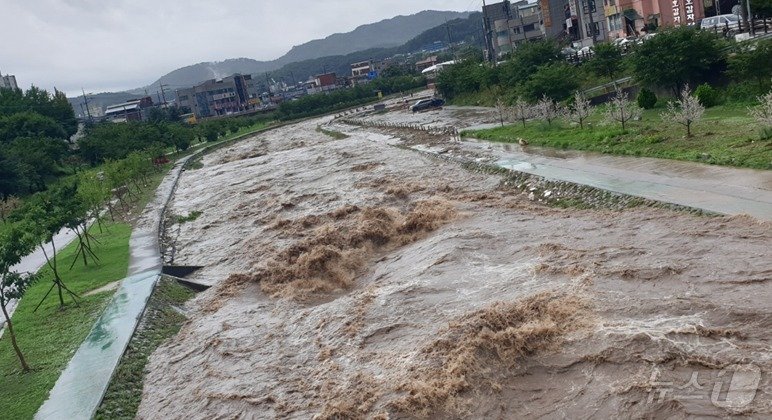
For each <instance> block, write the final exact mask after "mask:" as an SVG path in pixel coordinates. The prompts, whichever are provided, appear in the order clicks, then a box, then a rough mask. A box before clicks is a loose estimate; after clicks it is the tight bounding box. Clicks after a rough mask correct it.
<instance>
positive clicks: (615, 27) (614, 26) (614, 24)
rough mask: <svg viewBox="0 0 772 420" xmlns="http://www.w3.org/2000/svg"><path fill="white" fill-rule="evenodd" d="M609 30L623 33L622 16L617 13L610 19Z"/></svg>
mask: <svg viewBox="0 0 772 420" xmlns="http://www.w3.org/2000/svg"><path fill="white" fill-rule="evenodd" d="M608 30H609V31H621V30H622V15H621V14H619V13H617V14H615V15H611V16H609V17H608Z"/></svg>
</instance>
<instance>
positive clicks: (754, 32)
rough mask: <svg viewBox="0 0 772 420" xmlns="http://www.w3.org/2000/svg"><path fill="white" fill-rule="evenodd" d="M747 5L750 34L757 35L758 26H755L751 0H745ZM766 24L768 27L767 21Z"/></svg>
mask: <svg viewBox="0 0 772 420" xmlns="http://www.w3.org/2000/svg"><path fill="white" fill-rule="evenodd" d="M745 6H746V7H747V8H748V33H749V34H750V36H756V28H754V27H753V15H752V14H751V0H745ZM764 25H765V27H766V22H765V23H764Z"/></svg>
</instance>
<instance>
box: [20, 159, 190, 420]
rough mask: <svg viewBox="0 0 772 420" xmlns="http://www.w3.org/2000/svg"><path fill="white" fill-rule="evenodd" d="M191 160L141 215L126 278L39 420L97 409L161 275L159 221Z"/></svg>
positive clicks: (176, 171) (70, 417)
mask: <svg viewBox="0 0 772 420" xmlns="http://www.w3.org/2000/svg"><path fill="white" fill-rule="evenodd" d="M188 159H190V157H186V158H183V159H181V160H179V161H177V163H176V164H175V166H174V168H173V169H172V170H171V171H170V172H169V174H168V175H167V176H166V177H165V178H164V180H163V181H162V182H161V185H160V186H159V187H158V190H156V194H155V198H154V199H153V201H152V202H151V203H149V204H148V205H147V207H146V208H145V210H144V212H143V213H142V215H141V216H140V219H139V221H138V222H137V226H136V227H135V228H134V230H133V231H132V234H131V239H130V241H129V248H130V260H129V270H128V274H127V278H125V279H124V280H123V281H122V282H121V285H120V287H119V288H118V290H117V291H116V293H115V295H114V296H113V298H112V300H111V301H110V302H109V303H108V305H107V308H106V309H105V311H104V312H103V313H102V315H101V316H100V317H99V319H98V320H97V322H96V324H94V327H93V328H92V330H91V332H90V333H89V335H88V337H86V340H85V341H84V342H83V343H82V344H81V345H80V347H79V348H78V350H77V351H76V352H75V355H73V357H72V359H71V360H70V362H69V364H68V365H67V367H66V368H65V370H64V372H62V374H61V376H60V377H59V379H58V380H57V382H56V384H55V385H54V388H53V389H52V390H51V393H50V394H49V396H48V400H47V401H46V402H45V403H44V404H43V405H42V406H41V407H40V409H39V410H38V412H37V414H36V415H35V418H36V419H68V420H77V419H90V418H91V417H92V416H93V415H94V413H95V412H96V410H97V408H98V407H99V404H100V402H101V401H102V397H103V396H104V393H105V391H107V386H108V385H109V383H110V379H111V378H112V375H113V372H114V371H115V368H116V367H117V366H118V362H119V361H120V359H121V357H122V356H123V353H124V351H125V350H126V346H128V344H129V340H131V336H132V335H133V334H134V330H135V329H136V327H137V323H138V322H139V320H140V318H141V317H142V313H143V312H144V310H145V306H146V305H147V301H148V299H149V298H150V295H151V294H152V292H153V289H154V287H155V284H156V282H157V281H158V278H159V276H160V274H161V268H162V259H161V253H160V250H159V246H158V231H159V228H160V223H161V218H162V216H163V213H164V210H165V208H166V206H167V204H168V202H169V199H170V197H171V195H172V194H173V192H174V188H175V186H176V184H177V179H178V178H179V175H180V173H181V171H182V169H183V166H184V164H185V162H187V160H188Z"/></svg>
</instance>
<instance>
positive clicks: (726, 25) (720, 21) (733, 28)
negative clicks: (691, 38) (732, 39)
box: [700, 14, 740, 36]
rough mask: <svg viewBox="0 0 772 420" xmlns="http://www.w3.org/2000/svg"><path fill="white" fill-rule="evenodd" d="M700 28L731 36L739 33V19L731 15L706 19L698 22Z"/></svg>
mask: <svg viewBox="0 0 772 420" xmlns="http://www.w3.org/2000/svg"><path fill="white" fill-rule="evenodd" d="M700 28H701V29H705V30H708V31H715V32H721V33H723V34H724V35H726V36H732V35H734V34H736V33H738V32H740V17H739V16H737V15H732V14H729V15H718V16H711V17H706V18H705V19H702V21H701V22H700Z"/></svg>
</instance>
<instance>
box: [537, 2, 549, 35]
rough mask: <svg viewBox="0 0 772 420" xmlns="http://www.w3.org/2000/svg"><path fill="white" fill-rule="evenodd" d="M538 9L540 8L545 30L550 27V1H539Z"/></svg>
mask: <svg viewBox="0 0 772 420" xmlns="http://www.w3.org/2000/svg"><path fill="white" fill-rule="evenodd" d="M539 7H541V16H542V20H543V21H544V26H545V27H547V28H551V27H552V14H551V13H550V1H549V0H539Z"/></svg>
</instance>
